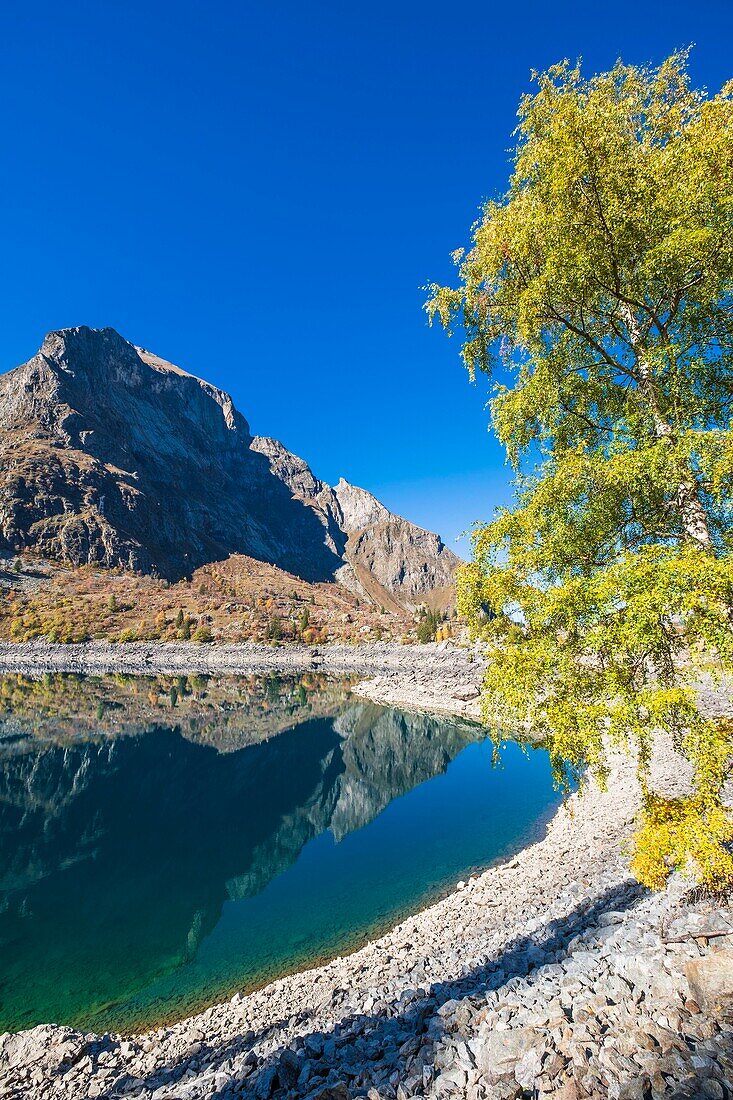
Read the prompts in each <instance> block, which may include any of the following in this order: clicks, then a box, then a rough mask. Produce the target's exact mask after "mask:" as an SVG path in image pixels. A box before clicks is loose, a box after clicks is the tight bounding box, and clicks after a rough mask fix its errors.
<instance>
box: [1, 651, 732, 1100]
mask: <svg viewBox="0 0 733 1100" xmlns="http://www.w3.org/2000/svg"><path fill="white" fill-rule="evenodd" d="M5 648H7V647H5ZM18 648H23V649H24V650H25V651H26V655H25V656H24V658H23V659H24V660H25V659H27V648H28V647H18ZM54 648H55V650H56V652H58V650H68V648H69V647H54ZM95 648H98V647H95ZM120 648H121V647H120ZM124 648H125V649H128V647H124ZM141 648H145V649H150V647H141ZM187 648H188V647H187ZM190 648H191V649H196V650H200V648H201V647H190ZM252 648H253V647H236V650H237V654H236V660H237V662H238V667H240V668H241V665H242V658H243V656H244V655H243V652H242V651H243V650H248V651H251V649H252ZM255 648H256V650H261V649H262V648H263V647H255ZM267 648H268V649H269V647H267ZM334 648H336V647H334ZM34 649H35V650H36V654H35V655H36V656H37V655H38V654H37V650H38V647H37V646H36V647H34ZM338 649H340V650H347V649H348V650H350V651H351V652H350V653H349V654H348V656H350V657H352V659H353V657H354V656H358V659H359V661H360V663H361V671H362V673H363V674H365V675H368V674H369V673H370V672H371V675H372V679H371V680H367V681H363V682H362V683H361V684H359V685H357V692H356V693H357V694H359V695H362V696H364V697H367V698H370V699H373V700H374V701H377V702H383V703H386V704H388V705H396V706H402V707H408V708H409V707H411V706H417V709H423V710H435V711H437V710H438V704H440V711H441V712H442V713H446V712H449V708H452V709H451V710H450V712H451V713H455V714H462V715H464V716H466V709H465V708H469V709H470V708H471V707H474V708H475V707H476V698H475V695H474V692H476V691H477V689H476V683H477V682H478V681H479V680H480V675H481V668H482V663H481V662H480V661H477V660H476V659H475V657H474V656H473V655H471V654H469V652H468V651H465V650H458V649H457V648H456V647H454V646H448V647H446V646H445V644H442V645H441V646H440V647H439V646H436V645H431V646H424V647H404V646H396V647H393V646H374V647H373V646H369V647H363V648H362V652H361V653H358V654H354V652H353V647H338ZM375 649H376V650H377V651H378V652H377V654H376V655H375V654H374V652H373V651H374V650H375ZM394 650H398V651H399V652H398V653H394ZM210 651H211V647H207V652H210ZM270 652H271V654H272V657H273V658H274V660H273V661H272V663H270V661H267V662H266V665H265V670H267V669H268V668H269V669H274V668H275V667H276V666H278V667H279V670H280V671H283V668H282V662H281V660H280V661H278V658H282V654H283V649H274V650H271V651H270ZM285 652H287V651H285ZM16 656H17V654H16ZM102 656H103V655H100V654H99V653H98V652H97V653H96V654H95V655H94V660H95V661H99V660H100V659H101V657H102ZM246 656H247V659H248V660H251V659H252V658H254V657H257V658H258V659H259V658H260V657H263V656H265V655H263V654H260V653H259V652H255V653H254V654H253V653H251V652H247V653H246ZM267 656H268V657H269V654H267ZM320 656H321V652H320V651H318V652H316V653H314V652H313V651H312V650H309V651H308V652H307V653H305V652H303V653H299V654H297V655H295V657H296V660H297V661H301V660H308V661H312V660H313V659H317V658H319V657H320ZM416 656H417V657H418V660H417V661H416V660H415V658H416ZM87 657H88V654H87ZM3 658H5V660H7V654H4V653H3V651H2V648H0V668H2V667H5V666H4V664H3ZM232 659H233V658H232V657H228V658H227V660H232ZM342 659H345V658H344V657H342V654H341V653H336V654H331V655H330V657H329V665H328V666H327V667H324V666H323V665H320V666H319V667H320V668H321V670H322V671H331V670H332V669H334V666H338V662H339V661H340V660H342ZM225 663H226V662H225ZM290 667H292V665H291V666H290ZM307 667H308V668H313V667H315V666H314V665H313V664H312V663H310V664H308V665H307ZM261 668H262V666H260V668H259V669H258V670H261ZM84 670H85V671H87V670H89V668H88V665H87V667H86V668H85V669H84ZM249 670H250V671H254V670H253V669H252V667H251V665H250V667H249ZM405 670H407V671H405ZM34 671H35V672H38V671H41V670H40V669H39V668H38V666H37V665H35V666H34ZM73 671H80V669H79V668H78V667H76V668H74V669H73ZM145 671H148V672H150V671H151V670H150V668H149V667H147V668H146V669H145ZM189 671H190V668H189ZM217 671H220V672H221V671H224V669H223V668H222V666H221V664H219V663H218V667H217ZM349 671H356V669H355V668H354V665H353V663H352V664H351V665H350V667H349ZM701 703H702V704H703V705H705V706H706V707H713V708H715V709H717V708H718V707H719V706H721V705H722V701H721V699H720V696H719V694H718V693H717V692H716V691H715V690H714V689H712V688H710V689H705V690H703V691H702V694H701ZM725 705H727V706H729V703H728V702H727V700H726V701H725ZM656 755H657V759H656V761H655V772H656V781H657V782H658V783H659V784H660V786H662V787H663V786H664V785H665V784H666V785H668V786H669V785H671V786H674V785H675V783H676V782H678V780H679V775H680V758H679V757H678V756H677V754H676V753H675V752H674V750H673V749H672V747H671V745H669V744H661V745H660V746H659V751H658V753H657V754H656ZM638 807H639V789H638V783H637V780H636V775H635V767H634V762H633V760H632V759H630V758H629V757H626V756H622V755H620V754H615V755H614V756H613V757H612V759H611V770H610V775H609V780H608V786H607V788H606V790H605V791H601V790H599V789H598V788H597V787H596V786H595V785H593V784H589V785H588V786H587V787H585V788H584V789H583V790H581V791H580V792H577V793H576V794H574V795H573V796H571V798H570V799H569V800H568V801H567V802H566V803H564V804H563V805H561V806H560V808H559V809H557V810H556V811H555V812H554V814H552V815H551V819H550V820H549V821H545V822H544V823H543V822H538V823H537V828H538V830H539V831H540V833H542V832H544V835H541V836H540V838H539V839H536V840H534V841H533V842H530V843H528V844H526V846H525V847H523V848H522V849H521V851H519V852H518V853H517V854H516V855H515V856H513V857H510V858H509V859H504V860H503V861H501V862H497V863H494V864H492V865H491V866H489V867H488V868H487V869H486V870H484V871H482V872H479V873H476V874H473V875H471V876H470V877H469V878H468V881H466V882H459V883H458V884H457V885H456V887H455V888H454V889H453V890H451V891H450V892H449V893H448V894H447V895H446V896H444V897H442V898H441V899H440V900H437V901H433V902H430V903H428V904H427V907H425V908H422V909H420V910H419V911H417V912H414V913H412V914H411V915H410V916H408V917H406V918H405V919H403V920H401V921H400V922H399V923H398V924H397V925H396V926H394V927H393V928H392V929H391V930H389V931H387V932H385V933H384V934H382V935H379V936H378V937H377V938H376V939H374V940H372V941H371V942H369V943H367V944H365V945H364V946H363V947H361V948H358V949H356V950H355V951H354V952H353V953H351V954H349V955H347V956H345V957H337V958H335V959H332V960H331V961H329V962H325V963H323V964H321V965H316V966H311V967H310V968H308V969H305V970H301V971H298V972H297V973H294V974H291V975H289V976H286V977H282V978H279V979H277V980H275V981H273V982H270V983H269V984H268V985H266V986H264V987H262V988H260V989H258V990H255V991H253V992H251V993H249V994H246V995H245V994H242V993H235V994H234V995H233V996H232V997H231V998H230V999H229V1000H228V1001H224V1002H221V1003H219V1004H216V1005H213V1006H211V1007H210V1008H207V1009H205V1010H204V1011H202V1012H199V1013H197V1014H195V1015H193V1016H190V1017H188V1018H187V1019H184V1020H181V1021H180V1022H178V1023H175V1024H171V1025H164V1026H161V1027H158V1028H155V1029H152V1030H149V1031H146V1032H142V1033H140V1034H135V1035H127V1036H121V1035H109V1034H104V1035H94V1034H92V1033H84V1032H82V1031H79V1030H76V1029H73V1028H68V1027H56V1026H53V1025H50V1024H49V1025H40V1026H38V1027H36V1028H34V1029H32V1030H31V1031H26V1032H20V1033H17V1034H11V1035H5V1036H3V1037H0V1093H2V1095H3V1096H7V1097H8V1098H12V1100H20V1098H21V1097H23V1098H26V1097H29V1098H31V1100H36V1098H37V1100H56V1098H57V1097H58V1098H59V1100H61V1098H72V1097H73V1098H76V1097H78V1096H88V1097H90V1098H91V1097H104V1098H105V1100H118V1098H119V1100H121V1098H123V1097H131V1098H132V1097H134V1098H136V1100H143V1098H144V1100H203V1098H205V1097H208V1098H214V1100H229V1098H232V1100H233V1098H235V1097H252V1098H253V1100H270V1098H272V1100H286V1098H287V1100H296V1098H303V1100H356V1097H362V1096H363V1097H367V1098H368V1100H405V1098H406V1097H411V1096H416V1097H441V1098H442V1097H447V1096H455V1097H468V1098H469V1100H490V1098H494V1097H500V1098H502V1100H514V1098H519V1097H520V1096H521V1095H523V1090H536V1093H535V1094H536V1095H537V1096H539V1097H543V1098H544V1097H548V1098H549V1097H554V1100H581V1098H584V1097H603V1096H609V1097H613V1098H614V1100H621V1098H622V1097H628V1098H637V1097H642V1096H646V1095H651V1096H653V1097H654V1098H656V1097H658V1096H666V1095H670V1096H672V1095H675V1096H677V1095H695V1096H697V1095H700V1096H709V1097H711V1098H717V1100H720V1098H725V1097H727V1096H728V1095H729V1092H728V1091H726V1089H727V1088H728V1086H727V1084H726V1085H724V1084H723V1082H727V1081H729V1080H731V1078H732V1077H733V1049H731V1044H730V1043H729V1042H728V1040H727V1039H726V1032H725V1027H726V1025H725V1022H724V1019H723V1015H722V1009H721V1008H720V1004H719V1003H718V1002H719V1001H720V998H721V997H723V998H725V997H728V993H726V989H727V990H728V991H729V994H730V1005H731V1006H733V908H732V907H731V904H730V903H727V904H723V903H721V902H720V901H718V902H717V903H716V902H710V901H704V900H691V899H690V897H688V896H687V894H688V890H689V886H690V883H689V882H686V881H685V880H684V879H683V878H682V877H681V876H679V875H675V876H673V877H672V879H671V881H670V884H669V886H668V888H667V889H666V890H665V891H663V892H661V893H658V894H651V893H649V892H648V891H646V890H644V889H642V888H641V887H639V886H638V884H637V883H635V882H634V880H633V879H632V878H631V876H630V874H629V871H628V860H627V856H626V855H625V854H624V850H623V849H624V846H625V845H626V844H627V843H628V841H629V838H630V836H631V833H632V831H633V827H634V821H635V818H636V815H637V812H638ZM721 977H722V983H721ZM726 982H727V983H728V984H727V986H726V984H725V983H726ZM723 987H725V988H723ZM716 998H717V999H716ZM721 1003H722V1002H721ZM725 1003H726V1004H729V1002H728V1001H726V1002H725ZM701 1082H704V1088H703V1085H701V1084H700V1083H701ZM698 1085H699V1086H700V1087H698ZM690 1088H692V1090H693V1091H679V1090H681V1089H688V1090H689V1089H690ZM370 1090H371V1091H370ZM649 1090H651V1091H649Z"/></svg>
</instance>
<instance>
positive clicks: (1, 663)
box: [0, 641, 481, 688]
mask: <svg viewBox="0 0 733 1100" xmlns="http://www.w3.org/2000/svg"><path fill="white" fill-rule="evenodd" d="M474 666H475V667H476V669H477V670H479V673H478V674H479V677H480V667H481V666H480V662H479V663H478V665H476V657H475V653H474V651H473V650H470V649H467V648H462V647H459V646H456V645H452V644H450V643H448V642H441V643H438V644H436V643H429V644H427V645H400V644H399V643H397V642H371V643H364V644H361V645H342V644H336V643H329V644H328V645H322V646H307V645H296V644H288V645H262V644H259V643H256V642H239V643H236V644H232V645H197V644H196V643H194V642H127V643H124V644H123V643H114V642H97V641H94V642H81V643H78V644H71V645H59V644H54V643H52V642H40V641H34V642H19V643H15V642H0V672H19V673H25V674H29V675H32V674H33V673H39V672H77V673H93V674H100V673H105V672H124V673H129V674H130V675H134V674H135V673H136V672H137V673H143V674H146V675H151V674H153V675H154V674H158V673H159V674H161V675H172V676H175V675H179V674H180V675H185V674H187V673H191V672H194V673H202V674H205V673H211V674H216V673H222V674H223V673H229V674H237V673H242V674H249V673H258V672H273V671H276V672H280V673H282V674H283V675H286V674H288V673H299V672H311V671H313V670H316V669H317V670H319V671H321V672H330V673H334V674H339V673H356V674H358V675H362V676H377V675H383V674H386V673H391V674H393V675H394V676H395V677H398V676H399V677H403V678H405V680H406V681H409V679H410V677H411V676H412V674H416V675H418V676H420V678H421V679H422V680H423V681H424V682H425V683H427V682H428V681H429V679H430V677H431V676H435V677H437V678H438V679H440V678H442V679H443V680H444V681H445V683H450V685H455V686H456V688H460V687H461V686H463V687H465V684H466V682H467V678H468V677H470V675H471V670H473V669H474ZM395 682H396V680H395Z"/></svg>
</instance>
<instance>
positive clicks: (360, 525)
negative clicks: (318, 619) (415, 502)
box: [0, 327, 459, 607]
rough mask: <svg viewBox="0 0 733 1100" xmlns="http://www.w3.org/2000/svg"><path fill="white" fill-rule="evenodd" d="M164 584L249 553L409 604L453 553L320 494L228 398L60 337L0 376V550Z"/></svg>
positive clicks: (369, 505)
mask: <svg viewBox="0 0 733 1100" xmlns="http://www.w3.org/2000/svg"><path fill="white" fill-rule="evenodd" d="M25 550H30V551H33V552H35V553H38V554H40V555H42V556H44V557H48V558H50V559H53V560H56V561H60V562H65V563H69V564H73V565H79V564H85V563H89V564H97V565H101V566H107V567H115V566H116V567H122V568H123V569H125V570H130V571H133V572H142V573H146V572H147V573H157V574H159V575H160V576H162V577H165V578H168V579H170V580H176V579H178V578H180V577H182V576H186V575H189V574H190V573H191V572H192V570H194V569H195V568H197V567H198V566H201V565H203V564H205V563H207V562H212V561H220V560H223V559H225V558H227V557H228V556H229V555H231V554H235V553H241V554H248V555H250V556H251V557H253V558H256V559H258V560H260V561H265V562H270V563H272V564H274V565H276V566H278V567H280V568H282V569H286V570H288V571H290V572H291V573H294V574H296V575H297V576H300V577H302V578H304V579H305V580H309V581H325V580H337V581H340V582H341V583H342V584H344V585H346V586H347V587H349V588H351V590H352V591H356V592H358V593H360V594H365V595H367V596H369V597H370V598H371V599H372V600H373V601H375V602H377V603H382V604H388V603H389V602H390V601H394V602H395V603H396V604H399V605H400V606H401V607H404V606H414V605H415V604H418V603H420V602H422V601H423V600H424V599H426V598H428V597H430V596H431V594H433V593H435V594H436V598H440V596H441V593H443V592H445V591H450V588H451V586H452V582H453V574H454V572H455V569H456V566H457V565H458V564H459V561H458V558H457V557H456V556H455V555H454V554H452V553H451V551H450V550H448V549H447V548H446V547H445V546H444V544H443V543H442V542H441V540H440V538H439V537H438V536H437V535H434V534H431V533H430V532H427V531H423V530H422V529H420V528H418V527H416V526H415V525H414V524H412V523H409V522H408V521H407V520H404V519H402V518H401V517H399V516H395V515H393V514H392V513H391V512H389V511H388V509H387V508H385V507H384V505H382V504H380V503H379V501H377V500H376V499H375V498H374V497H373V496H372V495H371V494H370V493H368V492H367V491H366V490H364V489H360V488H357V487H356V486H353V485H350V484H349V483H348V482H346V481H344V480H343V479H342V480H341V481H339V483H338V484H337V485H336V486H335V487H331V486H330V485H327V484H325V483H324V482H322V481H320V480H319V479H318V478H316V477H315V476H314V474H313V473H312V472H311V470H310V468H309V467H308V465H307V464H306V463H305V462H304V461H303V460H302V459H300V458H298V457H297V456H296V455H293V454H291V453H290V452H289V451H287V450H286V449H285V448H284V447H283V446H282V445H281V444H280V443H278V442H277V441H276V440H274V439H269V438H261V437H254V436H253V435H252V434H251V432H250V428H249V425H248V423H247V421H246V420H245V418H244V417H243V416H242V415H241V413H239V412H238V411H237V409H236V408H235V407H234V404H233V402H232V399H231V397H230V396H229V395H228V394H226V393H224V392H223V391H222V390H219V389H217V388H216V387H215V386H213V385H211V384H209V383H208V382H205V381H202V380H201V379H200V378H196V377H194V376H193V375H191V374H188V373H187V372H186V371H184V370H181V369H180V368H179V367H176V366H174V365H173V364H171V363H168V362H166V361H165V360H163V359H160V358H158V357H157V356H155V355H153V354H152V353H150V352H148V351H146V350H144V349H142V348H138V347H135V346H134V345H133V344H131V343H129V342H128V341H127V340H125V339H124V338H123V337H122V336H120V335H119V334H118V333H117V332H115V331H114V329H109V328H107V329H90V328H86V327H80V328H71V329H63V330H61V331H59V332H52V333H49V335H48V336H47V337H46V339H45V340H44V342H43V345H42V346H41V348H40V350H39V352H38V353H37V354H36V355H35V356H34V357H33V358H32V359H30V360H29V361H28V362H27V363H24V364H22V365H21V366H19V367H16V368H15V369H14V370H11V371H9V372H8V373H7V374H4V375H2V376H0V553H2V552H4V553H9V552H10V553H19V552H23V551H25Z"/></svg>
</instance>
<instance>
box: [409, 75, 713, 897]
mask: <svg viewBox="0 0 733 1100" xmlns="http://www.w3.org/2000/svg"><path fill="white" fill-rule="evenodd" d="M533 79H534V82H535V85H536V87H535V90H534V91H533V92H532V94H528V95H526V96H524V97H523V98H522V100H521V103H520V108H519V125H518V128H517V131H516V146H515V149H514V153H513V172H512V174H511V178H510V182H509V187H508V190H507V192H506V194H505V195H504V196H503V197H502V198H500V199H497V200H492V201H489V202H487V203H486V205H485V206H484V208H483V211H482V214H481V217H480V218H479V220H478V222H477V223H476V224H475V225H474V227H473V231H472V241H471V245H470V248H469V249H468V250H467V251H463V250H461V251H460V252H458V253H456V254H455V260H456V263H457V267H458V277H457V280H456V285H455V286H450V287H445V286H437V285H434V286H432V287H431V289H430V298H429V301H428V303H427V309H428V312H429V315H430V317H431V319H432V318H434V317H437V318H439V319H440V321H441V322H442V323H443V325H444V326H445V327H446V328H447V329H448V331H449V332H451V333H456V334H457V335H458V336H459V338H460V341H461V354H462V358H463V361H464V363H465V365H466V367H467V368H468V371H469V373H470V374H471V376H474V375H475V373H476V372H477V371H485V372H488V373H490V374H491V375H492V376H493V380H494V396H493V399H492V402H491V417H492V423H493V427H494V429H495V431H496V432H497V434H498V437H499V439H500V440H501V442H502V443H503V445H504V447H505V448H506V452H507V455H508V459H509V461H510V462H511V463H512V465H513V466H514V468H515V470H516V476H517V490H516V504H515V506H514V507H513V508H511V509H506V510H500V511H499V512H497V514H496V516H495V518H494V519H493V520H492V521H491V522H489V523H486V524H479V525H477V526H476V529H475V531H474V534H473V561H472V562H471V563H470V564H469V565H468V566H466V567H465V568H464V570H463V571H462V574H461V577H460V582H459V589H460V591H459V606H460V609H461V610H462V612H463V614H464V615H465V616H466V617H467V619H468V621H469V624H470V626H471V629H472V631H473V633H474V634H475V635H477V636H480V637H482V638H483V639H484V640H485V642H486V644H487V648H488V652H489V657H490V661H489V666H488V671H487V674H486V680H485V684H484V708H485V714H486V717H487V719H488V720H491V721H494V722H500V723H501V724H502V726H503V727H504V728H507V727H508V728H517V729H523V728H526V726H527V724H529V725H531V726H532V727H533V728H534V729H535V730H536V731H539V732H540V733H542V734H544V735H546V736H547V737H548V738H550V739H551V745H552V755H553V760H554V763H555V767H556V769H557V770H558V773H563V774H567V773H568V771H577V770H579V769H585V768H590V769H591V771H595V772H596V774H598V775H599V776H600V777H601V778H602V777H603V774H604V769H605V766H606V765H605V755H604V753H605V746H607V745H608V744H609V742H610V743H612V744H613V743H614V742H615V743H623V744H626V745H628V744H629V743H632V744H633V745H634V746H635V748H636V751H637V753H638V759H639V761H640V764H639V774H640V779H641V784H642V790H643V793H644V810H643V819H642V821H641V823H640V828H639V830H638V832H637V836H636V841H635V852H634V862H633V866H634V868H635V871H636V873H637V875H638V876H639V877H640V878H641V879H642V880H643V881H644V882H646V883H648V884H650V885H653V886H661V885H662V884H663V882H664V880H665V878H666V876H667V874H668V873H669V871H670V869H671V868H672V867H677V866H687V867H689V866H690V865H692V867H693V868H694V870H695V873H696V874H697V876H698V878H699V880H701V881H702V882H703V883H704V884H706V885H708V886H711V887H720V886H723V885H726V884H730V883H733V860H732V859H731V856H730V853H729V850H728V847H727V844H728V842H729V841H730V840H731V838H733V828H732V827H731V821H730V817H729V815H728V813H727V812H726V809H725V806H724V805H723V802H722V799H721V788H722V785H723V782H724V780H725V777H726V775H727V772H728V767H729V759H730V753H731V737H730V731H729V729H728V727H727V725H726V723H724V722H716V721H713V720H709V719H706V718H704V717H703V716H702V715H701V714H700V713H699V711H698V707H697V702H696V695H695V690H694V682H695V679H696V677H699V675H700V672H701V669H703V670H704V671H705V672H707V673H712V674H713V675H717V674H721V673H725V672H726V671H733V631H732V629H731V627H732V622H733V568H732V565H733V558H732V557H731V551H732V549H733V522H732V521H733V513H732V510H731V489H732V488H733V433H732V432H731V413H732V411H733V409H732V402H733V370H732V369H731V368H732V367H733V82H731V83H729V84H727V85H726V86H725V87H724V88H723V89H722V90H721V91H720V92H719V93H718V94H716V95H708V94H707V93H706V92H704V91H700V90H696V89H694V88H692V87H691V85H690V81H689V76H688V70H687V54H686V53H677V54H675V55H674V56H672V57H670V58H669V59H668V60H667V61H665V62H664V63H663V64H662V65H661V66H659V67H636V66H628V65H624V64H622V63H621V62H619V63H617V64H616V66H615V67H614V68H613V69H612V70H611V71H610V72H607V73H603V74H601V75H598V76H594V77H591V78H587V77H585V76H584V75H583V74H582V72H581V69H580V66H579V65H576V66H572V65H570V64H569V63H568V62H563V63H562V64H559V65H556V66H554V67H553V68H551V69H549V70H548V71H547V72H546V73H542V74H534V78H533ZM487 607H491V608H492V609H494V611H496V612H498V614H497V615H496V617H487V616H486V614H485V610H486V608H487ZM517 624H519V628H518V625H517ZM660 732H666V733H667V734H668V735H671V737H672V738H673V739H674V743H675V745H676V747H677V748H678V750H679V751H680V752H682V753H683V754H684V755H686V756H687V758H688V759H689V760H690V761H691V763H692V765H693V768H694V776H695V778H694V787H693V790H692V792H691V793H688V794H687V795H686V796H684V797H682V796H680V797H677V798H669V797H666V798H665V797H662V796H661V795H659V794H658V793H657V792H655V790H654V789H653V786H652V785H651V783H650V781H649V771H648V763H649V758H650V754H651V751H652V745H653V738H654V737H655V736H658V735H659V733H660Z"/></svg>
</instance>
